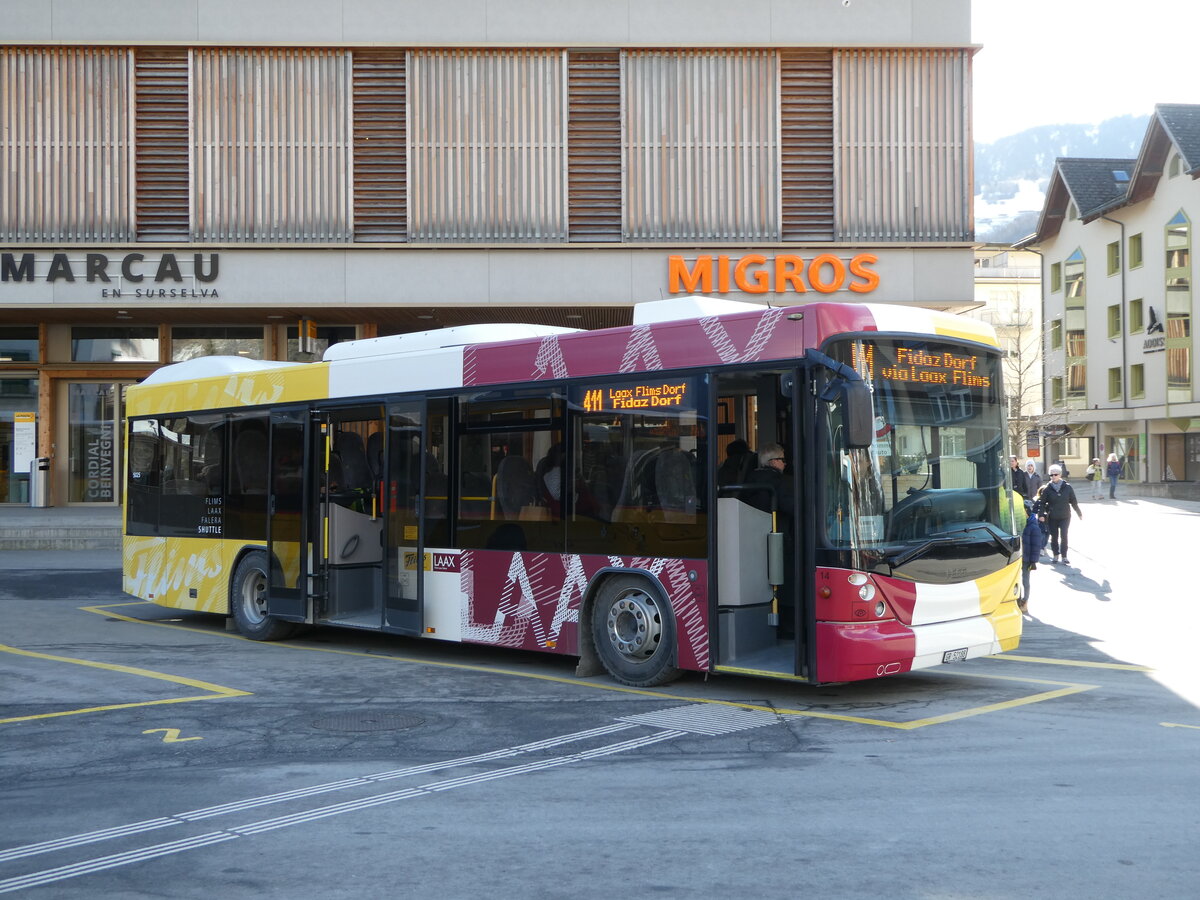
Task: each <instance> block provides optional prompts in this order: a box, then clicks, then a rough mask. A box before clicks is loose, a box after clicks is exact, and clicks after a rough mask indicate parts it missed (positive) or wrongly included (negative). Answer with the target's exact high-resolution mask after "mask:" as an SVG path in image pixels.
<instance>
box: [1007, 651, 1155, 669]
mask: <svg viewBox="0 0 1200 900" xmlns="http://www.w3.org/2000/svg"><path fill="white" fill-rule="evenodd" d="M988 659H1003V660H1007V661H1008V662H1031V663H1041V664H1042V665H1046V666H1073V667H1077V668H1081V669H1116V670H1117V671H1118V672H1153V671H1155V670H1154V669H1152V668H1150V667H1149V666H1134V665H1130V664H1129V663H1106V662H1085V661H1084V660H1082V659H1052V658H1051V657H1048V656H1013V655H1012V654H1011V653H1000V654H997V655H996V656H989V657H988Z"/></svg>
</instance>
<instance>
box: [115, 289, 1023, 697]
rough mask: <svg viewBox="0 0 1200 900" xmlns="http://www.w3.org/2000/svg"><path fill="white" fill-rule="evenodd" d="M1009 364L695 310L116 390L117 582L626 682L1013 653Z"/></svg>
mask: <svg viewBox="0 0 1200 900" xmlns="http://www.w3.org/2000/svg"><path fill="white" fill-rule="evenodd" d="M1000 361H1001V352H1000V350H999V345H998V342H997V340H996V337H995V334H994V332H993V331H992V330H991V329H990V327H989V326H988V325H986V324H984V323H981V322H977V321H975V320H970V319H966V318H962V317H958V316H954V315H949V314H946V313H941V312H935V311H932V310H927V309H920V308H903V307H892V306H886V305H878V304H852V303H831V302H814V303H810V304H807V305H803V306H798V307H783V308H771V307H763V306H758V305H754V304H748V303H742V302H738V301H730V300H721V299H716V298H705V297H683V298H675V299H667V300H661V301H656V302H647V303H642V304H639V305H637V306H635V307H634V310H633V319H632V324H631V325H630V326H628V327H619V328H609V329H603V330H596V331H585V330H578V329H569V328H559V327H549V326H536V325H518V324H497V325H467V326H461V327H455V328H446V329H441V330H435V331H427V332H422V333H413V334H402V335H392V336H385V337H376V338H367V339H362V340H357V341H350V342H345V343H340V344H335V345H333V346H331V347H330V348H329V349H328V350H327V351H326V352H325V353H324V356H323V359H322V360H320V361H317V362H309V363H283V362H268V361H259V360H248V359H244V358H240V357H207V358H200V359H194V360H189V361H186V362H182V363H178V364H174V365H169V366H165V367H163V368H161V369H159V370H157V371H156V372H154V373H153V374H152V375H150V376H149V377H148V378H146V379H145V380H144V381H143V382H142V383H141V384H139V385H136V386H134V387H131V388H129V390H128V394H127V411H128V412H127V433H126V435H125V439H126V442H127V445H126V446H127V453H126V460H127V467H126V469H127V470H126V472H125V478H126V490H125V495H124V497H125V500H124V536H123V568H124V571H123V587H124V590H125V591H126V592H128V593H129V594H131V595H133V596H135V597H139V598H142V599H145V600H148V601H152V602H154V603H156V604H161V605H163V606H167V607H172V608H178V609H187V610H197V611H202V612H208V613H214V614H219V615H225V616H228V617H231V618H232V619H233V621H234V623H235V624H236V628H237V630H238V631H239V632H240V633H241V634H242V635H244V636H245V637H247V638H250V639H254V640H278V639H283V638H286V637H288V636H289V635H291V634H293V633H295V632H296V631H297V630H298V629H305V628H307V627H311V626H342V627H346V628H356V629H366V630H371V631H377V632H385V633H390V634H395V635H406V636H409V637H411V638H419V639H427V640H440V641H454V642H462V643H472V644H483V645H487V646H503V647H512V648H518V649H524V650H537V651H542V652H547V653H558V654H565V655H567V656H570V657H577V658H578V669H577V672H578V674H580V675H599V674H603V673H605V672H607V673H608V674H609V675H611V677H612V678H614V679H616V680H617V681H619V682H622V683H624V684H628V685H635V686H653V685H660V684H664V683H666V682H668V681H670V680H672V679H673V678H675V677H677V676H678V675H679V674H680V673H681V672H685V671H690V672H705V673H707V672H733V673H746V674H753V675H759V676H766V677H774V678H786V679H796V680H799V681H804V682H809V683H829V682H846V681H854V680H859V679H867V678H876V677H880V676H886V675H894V674H898V673H903V672H909V671H912V670H916V669H922V668H926V667H931V666H940V665H942V664H945V663H951V662H957V661H961V660H966V659H972V658H976V657H982V656H987V655H990V654H995V653H999V652H1002V651H1006V650H1011V649H1013V648H1015V647H1016V646H1017V643H1018V641H1019V639H1020V633H1021V622H1022V617H1021V614H1020V612H1019V610H1018V607H1017V600H1018V593H1019V579H1018V574H1019V569H1020V538H1019V531H1020V528H1019V527H1018V525H1019V524H1020V523H1019V522H1018V521H1017V519H1016V517H1015V515H1014V512H1015V511H1014V507H1013V498H1012V494H1011V491H1010V490H1009V485H1008V483H1007V481H1006V478H1005V476H1006V467H1005V459H1006V455H1005V447H1004V442H1003V435H1004V424H1005V409H1004V406H1005V404H1004V392H1003V387H1002V384H1001V371H1000V370H1001V362H1000ZM1021 513H1023V507H1022V509H1021V510H1020V511H1019V512H1017V513H1016V514H1017V515H1020V514H1021Z"/></svg>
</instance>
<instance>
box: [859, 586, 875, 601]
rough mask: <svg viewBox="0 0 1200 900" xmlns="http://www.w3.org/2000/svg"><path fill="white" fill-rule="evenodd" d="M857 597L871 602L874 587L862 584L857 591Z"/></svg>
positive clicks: (873, 595)
mask: <svg viewBox="0 0 1200 900" xmlns="http://www.w3.org/2000/svg"><path fill="white" fill-rule="evenodd" d="M858 596H859V597H860V598H861V599H863V600H873V599H874V598H875V585H873V584H864V585H863V586H862V587H860V588H859V589H858Z"/></svg>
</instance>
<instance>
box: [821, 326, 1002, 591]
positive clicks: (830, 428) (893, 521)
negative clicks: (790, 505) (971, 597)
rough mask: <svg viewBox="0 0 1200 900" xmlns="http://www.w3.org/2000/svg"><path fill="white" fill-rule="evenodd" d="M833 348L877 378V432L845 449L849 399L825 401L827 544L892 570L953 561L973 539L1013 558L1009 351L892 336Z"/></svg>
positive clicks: (872, 380) (874, 382)
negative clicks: (1003, 360) (1003, 371)
mask: <svg viewBox="0 0 1200 900" xmlns="http://www.w3.org/2000/svg"><path fill="white" fill-rule="evenodd" d="M829 355H830V356H832V357H833V358H834V359H836V360H837V361H839V362H842V363H845V364H847V365H849V366H851V367H852V368H854V369H855V370H856V371H858V372H859V374H860V375H861V376H862V377H863V379H864V380H866V381H867V383H868V384H869V385H870V387H871V394H872V405H873V408H874V416H875V434H874V439H873V443H872V445H871V446H870V447H868V448H863V449H852V450H848V449H846V447H845V442H844V441H843V440H842V439H841V429H842V427H843V421H842V417H843V409H842V407H841V404H840V403H832V404H824V406H825V414H826V421H825V423H824V425H825V427H824V429H823V431H824V439H823V441H822V448H823V449H822V452H823V455H824V461H823V464H824V473H823V476H822V481H823V484H822V489H821V493H822V496H823V521H824V522H825V526H826V529H825V530H826V535H825V536H826V539H827V541H828V545H829V546H831V547H833V548H835V549H839V550H862V549H873V550H876V551H878V552H880V553H882V554H885V555H886V558H887V561H888V562H889V563H890V564H891V565H892V567H893V568H897V567H900V566H902V565H903V564H904V563H905V562H907V561H908V560H910V559H914V558H917V557H925V558H930V559H937V558H948V557H950V556H953V555H955V553H956V552H957V550H958V549H961V547H962V545H964V544H977V545H979V546H980V547H981V548H988V547H990V548H992V549H994V550H995V551H996V552H997V553H1001V554H1002V555H1005V556H1007V555H1008V554H1009V552H1010V549H1011V545H1010V540H1009V539H1010V538H1011V535H1012V534H1013V526H1012V523H1013V516H1012V506H1011V499H1010V494H1009V491H1008V490H1007V489H1006V488H1007V482H1006V479H1005V471H1004V456H1003V450H1004V448H1003V437H1002V436H1003V426H1004V419H1003V416H1004V410H1003V403H1002V402H1001V398H1002V397H1003V393H1002V390H1001V384H1000V357H999V355H998V353H996V352H994V351H990V350H985V349H983V348H979V347H970V348H967V347H964V346H961V345H957V344H951V343H946V342H940V341H931V340H924V339H903V338H881V339H856V340H847V341H839V342H837V343H835V344H833V345H832V346H831V348H830V350H829ZM985 552H990V550H988V551H985Z"/></svg>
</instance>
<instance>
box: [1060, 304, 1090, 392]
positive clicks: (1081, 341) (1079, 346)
mask: <svg viewBox="0 0 1200 900" xmlns="http://www.w3.org/2000/svg"><path fill="white" fill-rule="evenodd" d="M1086 324H1087V313H1086V311H1085V310H1083V309H1068V310H1067V314H1066V319H1065V322H1064V326H1065V332H1064V338H1065V339H1066V353H1067V384H1066V388H1067V394H1066V399H1067V402H1068V403H1069V404H1071V405H1072V406H1086V405H1087V330H1086Z"/></svg>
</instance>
